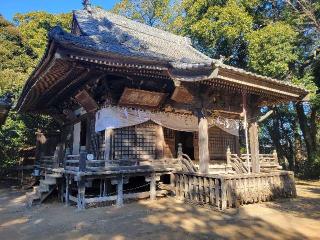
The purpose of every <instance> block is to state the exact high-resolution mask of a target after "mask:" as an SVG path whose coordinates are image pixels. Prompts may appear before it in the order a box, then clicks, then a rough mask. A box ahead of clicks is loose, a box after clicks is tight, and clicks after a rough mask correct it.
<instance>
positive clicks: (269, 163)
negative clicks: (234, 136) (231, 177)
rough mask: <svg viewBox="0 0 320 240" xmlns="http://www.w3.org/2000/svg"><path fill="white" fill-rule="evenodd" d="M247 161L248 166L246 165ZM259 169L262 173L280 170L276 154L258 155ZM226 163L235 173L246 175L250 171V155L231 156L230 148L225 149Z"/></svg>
mask: <svg viewBox="0 0 320 240" xmlns="http://www.w3.org/2000/svg"><path fill="white" fill-rule="evenodd" d="M248 161H249V164H248ZM259 161H260V169H261V170H262V171H272V170H280V169H282V167H281V166H280V165H279V161H278V156H277V152H276V151H275V150H274V151H273V153H272V154H259ZM227 163H228V164H230V165H231V166H232V168H233V170H234V171H235V172H236V173H239V174H241V173H248V168H249V167H250V169H251V166H252V164H251V154H241V155H240V156H238V155H237V154H233V153H231V152H230V148H228V149H227Z"/></svg>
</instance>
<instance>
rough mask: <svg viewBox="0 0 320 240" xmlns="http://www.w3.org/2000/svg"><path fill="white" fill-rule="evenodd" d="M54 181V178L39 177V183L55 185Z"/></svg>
mask: <svg viewBox="0 0 320 240" xmlns="http://www.w3.org/2000/svg"><path fill="white" fill-rule="evenodd" d="M56 183H57V182H56V180H55V179H54V180H53V179H40V185H42V184H43V185H55V184H56Z"/></svg>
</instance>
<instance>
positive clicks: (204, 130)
mask: <svg viewBox="0 0 320 240" xmlns="http://www.w3.org/2000/svg"><path fill="white" fill-rule="evenodd" d="M307 94H308V92H307V91H306V90H304V89H302V88H299V87H297V86H293V85H291V84H289V83H286V82H283V81H281V82H280V81H278V80H275V79H272V78H269V77H264V76H260V75H257V74H254V73H251V72H247V71H245V70H242V69H238V68H235V67H232V66H228V65H226V64H224V63H223V61H221V60H215V59H211V58H209V57H207V56H205V55H204V54H202V53H201V52H199V51H197V50H196V49H195V48H193V47H192V45H191V41H190V39H189V38H187V37H182V36H177V35H174V34H172V33H169V32H165V31H162V30H159V29H156V28H153V27H150V26H147V25H144V24H141V23H138V22H135V21H132V20H129V19H127V18H124V17H121V16H118V15H115V14H112V13H110V12H107V11H104V10H102V9H98V8H87V9H85V10H80V11H74V13H73V22H72V30H71V33H68V32H65V31H64V30H62V29H61V28H60V27H58V26H57V27H55V28H54V29H52V30H51V31H50V33H49V41H48V46H47V49H46V52H45V54H44V56H43V58H42V60H41V62H40V63H39V65H38V66H37V67H36V69H35V70H34V72H33V73H32V75H31V76H30V78H29V79H28V81H27V83H26V85H25V87H24V89H23V92H22V94H21V96H20V99H19V101H18V104H17V107H16V108H17V109H18V110H19V112H20V113H24V112H28V113H34V114H47V115H50V116H52V117H53V118H55V119H56V120H57V121H58V122H59V123H60V124H61V132H60V136H59V138H57V141H56V142H55V144H56V145H55V151H53V152H52V153H51V154H49V156H48V153H46V156H45V155H44V153H39V156H38V160H39V165H40V166H41V169H42V172H45V179H42V180H40V181H41V184H40V187H39V188H37V189H36V191H35V192H36V194H34V195H36V196H37V197H39V198H40V201H42V200H44V198H45V196H46V195H48V194H49V193H50V192H51V191H52V189H53V188H55V187H56V186H58V188H59V189H60V190H61V191H60V192H61V198H62V199H64V200H65V201H66V202H67V203H69V201H73V202H76V203H77V205H78V207H79V208H84V207H85V206H87V205H90V204H96V203H101V202H108V201H116V202H117V204H118V205H121V204H122V203H123V199H129V198H139V197H146V196H150V197H151V198H153V199H154V198H155V197H156V195H157V194H159V192H160V193H161V192H165V190H161V189H160V184H158V183H159V182H160V183H161V184H163V183H168V184H169V183H170V181H171V191H173V192H174V193H175V194H176V195H177V196H179V197H183V198H189V199H191V200H194V201H205V202H208V203H210V204H213V205H215V206H216V207H218V208H225V207H227V206H230V207H231V206H234V205H236V203H237V201H240V202H242V203H245V202H247V201H249V200H248V196H249V195H250V194H246V193H247V192H248V191H249V190H250V189H249V190H248V188H249V187H248V186H251V187H250V188H252V189H255V192H258V195H257V197H256V198H255V200H254V201H258V200H263V198H265V199H268V198H270V196H274V195H281V196H292V195H294V183H293V180H292V173H290V172H285V171H280V170H279V169H280V168H279V164H278V161H277V156H276V153H275V152H273V153H269V154H260V153H259V141H258V119H259V117H260V111H259V109H260V108H261V107H264V106H271V105H274V104H281V103H286V102H289V101H303V100H304V99H305V97H306V96H307ZM42 137H43V138H45V136H42ZM39 139H41V136H40V137H39ZM47 140H48V141H47V144H48V143H49V142H50V144H51V147H52V144H53V141H49V139H47ZM239 140H240V141H239ZM44 142H46V141H43V142H42V143H43V144H44ZM240 142H242V143H240ZM240 148H242V149H245V152H241V151H240ZM240 153H242V154H240ZM169 176H170V177H169ZM228 179H229V180H228ZM270 179H271V180H270ZM228 181H229V182H228ZM243 181H244V182H243ZM227 183H228V184H227ZM271 183H272V185H270V184H271ZM226 184H227V185H226ZM250 184H251V185H250ZM149 185H150V191H149V190H148V191H145V190H146V186H149ZM53 186H55V187H53ZM169 186H170V184H169ZM241 186H247V187H241ZM139 188H140V190H141V191H140V190H137V189H139ZM266 188H268V189H269V192H268V194H267V195H263V194H262V193H261V194H262V195H259V191H258V190H259V189H260V190H261V189H262V190H265V189H266ZM275 189H278V190H277V191H275ZM247 190H248V191H247ZM113 192H115V194H112V193H113ZM261 192H264V194H265V192H266V191H261ZM276 192H278V193H279V194H276ZM280 193H281V194H280ZM34 195H33V197H31V198H32V199H33V200H34V199H36V196H34ZM251 195H252V194H251ZM228 196H229V197H228ZM239 199H240V200H239ZM250 201H251V200H250Z"/></svg>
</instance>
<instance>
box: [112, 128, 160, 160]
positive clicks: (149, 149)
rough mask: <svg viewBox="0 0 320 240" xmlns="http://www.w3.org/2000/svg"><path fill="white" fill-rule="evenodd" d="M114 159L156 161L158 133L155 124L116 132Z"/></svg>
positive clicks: (114, 137) (116, 130) (121, 129)
mask: <svg viewBox="0 0 320 240" xmlns="http://www.w3.org/2000/svg"><path fill="white" fill-rule="evenodd" d="M113 143H114V146H113V152H114V159H115V160H117V159H154V158H155V152H156V150H155V149H156V133H155V125H154V124H148V123H146V124H140V125H137V126H134V127H126V128H120V129H115V130H114V136H113Z"/></svg>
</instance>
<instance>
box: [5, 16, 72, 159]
mask: <svg viewBox="0 0 320 240" xmlns="http://www.w3.org/2000/svg"><path fill="white" fill-rule="evenodd" d="M70 23H71V14H61V15H53V14H49V13H45V12H32V13H27V14H17V15H16V16H15V24H13V23H10V22H8V21H7V20H5V19H4V18H3V17H2V16H0V96H1V95H3V94H6V93H8V92H10V93H13V94H14V97H15V100H17V98H18V96H19V94H20V92H21V90H22V88H23V85H24V83H25V81H26V80H27V78H28V76H29V75H30V74H31V72H32V70H33V69H34V67H35V66H36V65H37V63H38V62H39V60H40V58H41V57H42V55H43V53H44V51H45V48H46V44H47V35H48V34H47V32H48V30H50V29H51V28H52V27H54V26H56V25H57V24H59V25H61V26H63V27H64V28H65V29H70ZM53 126H55V127H54V128H56V124H55V123H54V121H53V120H52V119H50V118H49V117H45V116H29V115H18V114H16V113H15V112H14V111H11V113H10V114H9V117H8V119H7V121H6V124H5V125H4V126H2V127H1V129H0V165H2V164H5V165H10V164H14V163H15V162H16V161H17V160H18V159H19V151H20V149H21V148H24V147H27V146H32V145H33V144H34V142H35V132H36V130H37V129H38V128H40V129H50V128H53Z"/></svg>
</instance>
